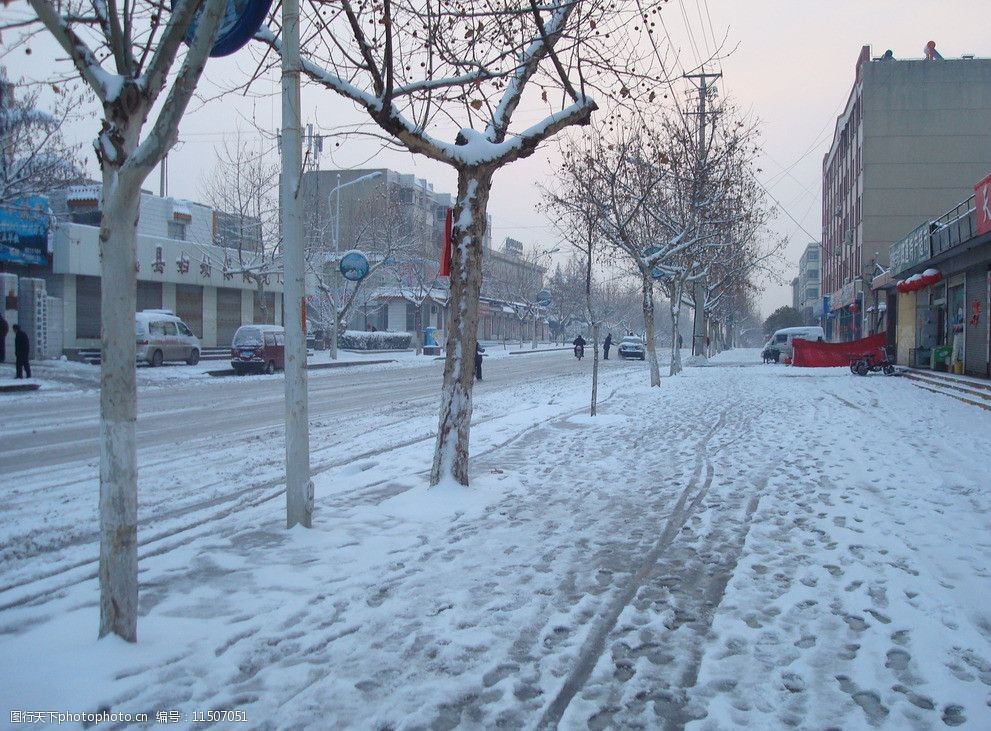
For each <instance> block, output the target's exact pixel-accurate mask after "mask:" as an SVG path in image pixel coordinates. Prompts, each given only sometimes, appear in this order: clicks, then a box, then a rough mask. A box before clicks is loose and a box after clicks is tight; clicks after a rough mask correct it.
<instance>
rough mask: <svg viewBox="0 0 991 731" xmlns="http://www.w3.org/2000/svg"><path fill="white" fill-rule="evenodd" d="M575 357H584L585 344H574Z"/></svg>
mask: <svg viewBox="0 0 991 731" xmlns="http://www.w3.org/2000/svg"><path fill="white" fill-rule="evenodd" d="M575 357H576V358H577V359H578V360H581V359H582V358H584V357H585V346H584V345H576V346H575Z"/></svg>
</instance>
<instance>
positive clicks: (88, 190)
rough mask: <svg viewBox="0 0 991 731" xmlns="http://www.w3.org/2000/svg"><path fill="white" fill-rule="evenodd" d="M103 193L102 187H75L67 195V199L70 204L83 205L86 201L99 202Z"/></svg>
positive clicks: (70, 188) (71, 187)
mask: <svg viewBox="0 0 991 731" xmlns="http://www.w3.org/2000/svg"><path fill="white" fill-rule="evenodd" d="M102 193H103V186H102V185H73V186H70V187H69V189H68V191H67V192H66V194H65V199H66V201H68V202H69V203H83V202H86V201H99V200H100V195H101V194H102Z"/></svg>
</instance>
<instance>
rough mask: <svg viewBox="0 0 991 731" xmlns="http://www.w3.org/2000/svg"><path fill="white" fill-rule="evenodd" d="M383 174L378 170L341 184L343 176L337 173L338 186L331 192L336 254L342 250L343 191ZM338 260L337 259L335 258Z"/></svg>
mask: <svg viewBox="0 0 991 731" xmlns="http://www.w3.org/2000/svg"><path fill="white" fill-rule="evenodd" d="M381 174H382V172H381V171H379V170H376V171H375V172H372V173H368V175H362V176H361V177H360V178H355V179H354V180H349V181H348V182H346V183H342V182H341V174H340V173H337V185H335V186H334V189H333V190H332V191H330V193H331V195H333V196H334V253H335V254H339V253H340V250H341V244H340V241H341V190H342V189H343V188H347V187H349V186H351V185H357V184H358V183H364V182H365V181H366V180H372V179H373V178H376V177H378V176H379V175H381ZM335 259H336V257H335Z"/></svg>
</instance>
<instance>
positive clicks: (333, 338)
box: [325, 170, 382, 360]
mask: <svg viewBox="0 0 991 731" xmlns="http://www.w3.org/2000/svg"><path fill="white" fill-rule="evenodd" d="M381 174H382V173H381V171H378V170H376V171H375V172H372V173H368V174H367V175H362V176H361V177H358V178H355V179H354V180H349V181H348V182H346V183H342V182H341V174H340V173H337V185H336V186H334V189H333V190H332V191H330V193H329V194H328V199H329V198H330V196H331V195H332V196H334V255H333V259H334V263H335V266H336V265H339V264H340V258H341V257H340V254H341V189H342V188H347V187H348V186H350V185H356V184H358V183H363V182H365V181H367V180H372V179H373V178H376V177H378V176H379V175H381ZM325 264H326V262H325ZM334 290H335V292H336V291H337V288H336V287H335V288H334ZM330 305H331V307H332V308H333V310H334V316H333V318H331V333H330V359H331V360H337V338H338V330H339V329H340V320H339V316H340V310H339V309H338V307H337V294H335V296H334V299H333V300H332V301H331V303H330ZM365 320H366V328H367V320H368V308H367V306H366V308H365Z"/></svg>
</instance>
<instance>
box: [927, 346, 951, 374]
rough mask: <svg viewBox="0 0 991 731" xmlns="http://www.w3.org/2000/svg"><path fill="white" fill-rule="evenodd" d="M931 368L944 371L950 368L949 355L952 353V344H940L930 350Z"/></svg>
mask: <svg viewBox="0 0 991 731" xmlns="http://www.w3.org/2000/svg"><path fill="white" fill-rule="evenodd" d="M932 353H933V354H932V364H931V365H932V369H933V370H937V369H938V370H941V371H946V370H949V369H950V357H951V356H952V355H953V346H952V345H940V346H939V347H937V348H933V351H932Z"/></svg>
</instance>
